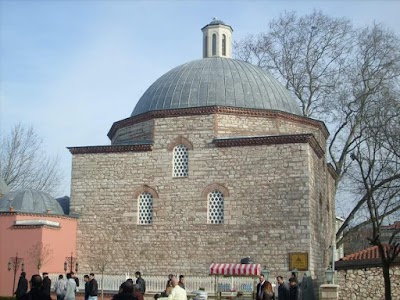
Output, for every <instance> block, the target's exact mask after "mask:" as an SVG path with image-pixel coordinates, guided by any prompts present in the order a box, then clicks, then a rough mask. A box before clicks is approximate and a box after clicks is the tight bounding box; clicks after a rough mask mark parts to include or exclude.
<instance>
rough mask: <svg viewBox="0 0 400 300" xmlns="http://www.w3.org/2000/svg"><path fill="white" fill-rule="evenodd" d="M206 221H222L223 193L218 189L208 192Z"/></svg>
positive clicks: (219, 222) (216, 222) (220, 222)
mask: <svg viewBox="0 0 400 300" xmlns="http://www.w3.org/2000/svg"><path fill="white" fill-rule="evenodd" d="M208 223H211V224H222V223H224V194H222V193H221V192H220V191H218V190H215V191H213V192H211V193H209V194H208Z"/></svg>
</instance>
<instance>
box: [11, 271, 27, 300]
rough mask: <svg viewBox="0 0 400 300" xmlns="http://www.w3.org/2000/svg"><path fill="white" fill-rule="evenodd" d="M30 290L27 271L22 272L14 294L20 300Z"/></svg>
mask: <svg viewBox="0 0 400 300" xmlns="http://www.w3.org/2000/svg"><path fill="white" fill-rule="evenodd" d="M27 291H28V280H27V279H26V273H25V272H21V276H20V277H19V280H18V286H17V289H16V290H15V292H14V294H15V297H16V298H17V300H19V299H20V298H21V297H22V296H23V295H25V293H26V292H27Z"/></svg>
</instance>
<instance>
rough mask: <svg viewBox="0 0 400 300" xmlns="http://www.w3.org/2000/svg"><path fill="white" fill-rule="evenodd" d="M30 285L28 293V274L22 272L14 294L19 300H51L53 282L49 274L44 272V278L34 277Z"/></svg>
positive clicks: (37, 275) (36, 275)
mask: <svg viewBox="0 0 400 300" xmlns="http://www.w3.org/2000/svg"><path fill="white" fill-rule="evenodd" d="M29 283H30V290H29V292H28V280H27V279H26V273H25V272H22V273H21V276H20V277H19V280H18V285H17V289H16V290H15V292H14V294H15V297H16V298H17V300H51V297H50V292H51V280H50V278H49V274H48V273H46V272H44V273H43V278H42V276H40V275H39V274H35V275H32V277H31V280H30V281H29Z"/></svg>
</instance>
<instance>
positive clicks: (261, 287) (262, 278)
mask: <svg viewBox="0 0 400 300" xmlns="http://www.w3.org/2000/svg"><path fill="white" fill-rule="evenodd" d="M259 280H260V282H259V283H258V284H257V295H256V300H262V299H263V294H264V289H265V276H264V274H261V275H260V278H259Z"/></svg>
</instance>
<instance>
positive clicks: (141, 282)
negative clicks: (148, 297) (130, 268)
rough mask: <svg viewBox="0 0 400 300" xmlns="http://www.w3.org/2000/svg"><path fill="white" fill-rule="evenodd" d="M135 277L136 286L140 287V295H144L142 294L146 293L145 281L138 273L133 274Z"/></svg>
mask: <svg viewBox="0 0 400 300" xmlns="http://www.w3.org/2000/svg"><path fill="white" fill-rule="evenodd" d="M135 276H136V278H137V279H136V284H138V285H139V286H140V289H139V291H140V293H142V295H144V293H145V292H146V281H144V279H143V278H142V274H140V272H139V271H138V272H136V273H135Z"/></svg>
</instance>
